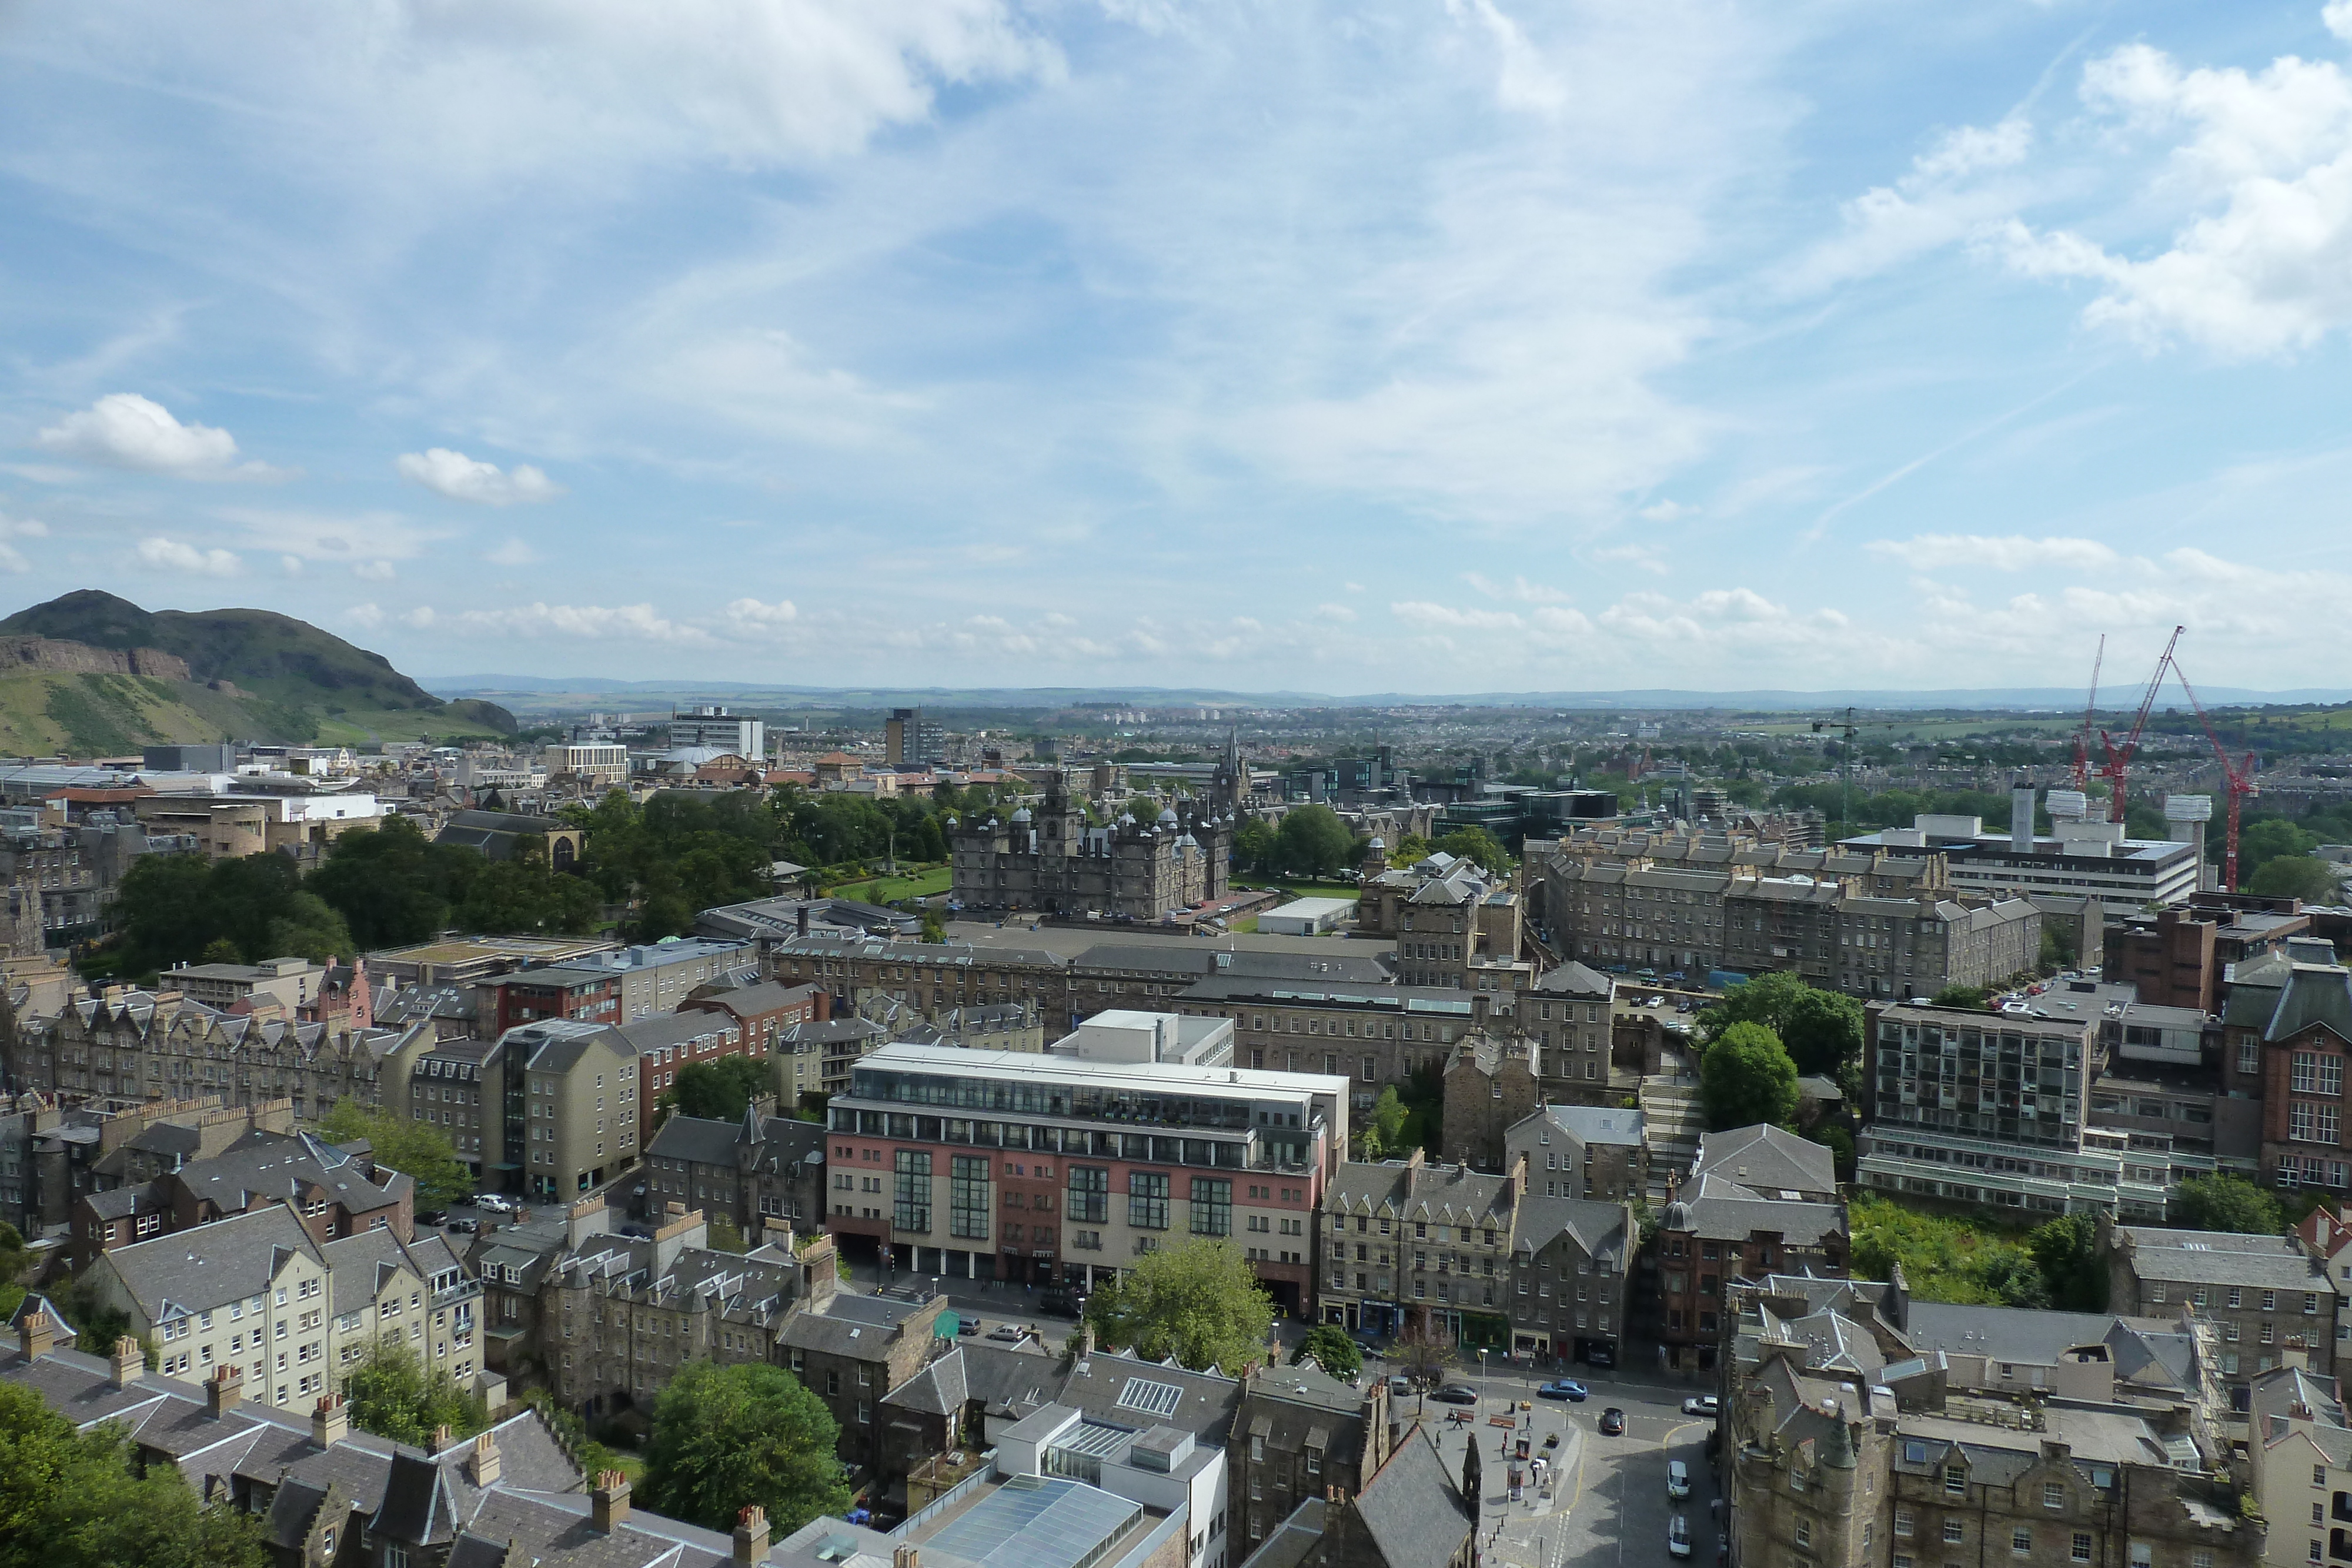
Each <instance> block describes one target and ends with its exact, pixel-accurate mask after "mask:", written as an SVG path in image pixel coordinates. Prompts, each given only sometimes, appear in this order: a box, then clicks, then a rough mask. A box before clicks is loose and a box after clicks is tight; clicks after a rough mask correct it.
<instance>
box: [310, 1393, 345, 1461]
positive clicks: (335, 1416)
mask: <svg viewBox="0 0 2352 1568" xmlns="http://www.w3.org/2000/svg"><path fill="white" fill-rule="evenodd" d="M351 1435H352V1413H351V1411H350V1410H349V1409H348V1408H347V1407H346V1406H344V1404H343V1396H341V1395H340V1394H322V1395H320V1396H319V1403H318V1406H317V1407H316V1408H314V1409H313V1410H312V1411H311V1412H310V1441H312V1442H314V1443H316V1444H318V1445H319V1447H320V1448H333V1447H334V1446H335V1445H336V1444H337V1443H340V1442H341V1441H342V1440H343V1439H344V1438H346V1437H350V1436H351Z"/></svg>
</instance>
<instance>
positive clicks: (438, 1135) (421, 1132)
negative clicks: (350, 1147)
mask: <svg viewBox="0 0 2352 1568" xmlns="http://www.w3.org/2000/svg"><path fill="white" fill-rule="evenodd" d="M319 1132H320V1135H322V1136H323V1137H325V1138H326V1139H327V1141H328V1142H329V1143H333V1144H350V1143H357V1142H359V1141H361V1140H362V1139H364V1140H366V1142H367V1144H368V1146H369V1147H370V1148H371V1149H372V1150H373V1152H374V1154H375V1161H376V1164H377V1165H379V1166H391V1167H392V1168H393V1169H394V1170H396V1171H398V1172H400V1173H401V1175H403V1176H407V1177H409V1178H410V1179H411V1180H413V1181H414V1182H415V1183H416V1207H418V1208H420V1209H425V1210H431V1209H436V1208H446V1207H449V1206H450V1205H451V1204H453V1203H455V1202H457V1200H458V1199H459V1198H462V1197H466V1196H467V1194H468V1193H470V1192H472V1191H473V1190H474V1177H473V1173H472V1172H470V1171H468V1170H467V1168H466V1167H465V1166H464V1165H462V1164H460V1163H459V1161H458V1159H457V1151H456V1150H455V1149H453V1148H451V1147H450V1146H449V1139H448V1135H447V1134H445V1133H443V1132H442V1131H441V1129H440V1128H438V1127H436V1126H433V1125H431V1124H428V1123H425V1122H417V1121H411V1120H406V1119H404V1118H402V1117H399V1116H394V1115H390V1114H387V1113H383V1112H381V1111H372V1110H370V1109H368V1107H366V1106H364V1105H362V1104H361V1103H359V1102H358V1101H356V1100H353V1099H352V1098H351V1097H350V1096H348V1095H346V1096H345V1097H344V1098H342V1099H341V1100H338V1101H336V1102H335V1107H334V1109H333V1110H331V1111H330V1112H328V1113H326V1115H324V1116H322V1117H320V1121H319Z"/></svg>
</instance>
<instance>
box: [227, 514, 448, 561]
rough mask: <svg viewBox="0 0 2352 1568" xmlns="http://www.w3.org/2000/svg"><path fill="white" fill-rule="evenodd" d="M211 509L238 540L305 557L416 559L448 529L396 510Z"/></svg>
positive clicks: (256, 547)
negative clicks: (421, 524)
mask: <svg viewBox="0 0 2352 1568" xmlns="http://www.w3.org/2000/svg"><path fill="white" fill-rule="evenodd" d="M213 515H214V516H215V517H219V518H220V519H221V520H222V521H224V522H228V523H234V524H236V527H237V529H238V532H239V534H240V536H241V537H240V538H239V541H238V542H239V543H241V544H243V545H244V546H245V547H246V548H247V549H257V550H268V551H272V552H275V553H277V554H279V555H288V556H294V557H297V558H298V559H302V560H306V561H331V562H338V563H342V564H349V563H351V562H353V561H355V560H358V559H362V558H363V557H364V558H366V559H373V560H394V561H399V560H415V559H417V557H419V556H421V555H423V554H424V553H425V550H426V549H427V548H428V547H429V546H431V545H432V544H433V543H434V542H435V541H436V540H437V539H440V538H444V537H446V530H444V529H439V528H419V527H417V526H416V525H415V524H414V523H411V522H410V521H409V520H408V519H407V518H406V517H403V516H402V515H401V514H400V513H398V512H314V511H307V510H300V509H287V508H280V507H215V508H213Z"/></svg>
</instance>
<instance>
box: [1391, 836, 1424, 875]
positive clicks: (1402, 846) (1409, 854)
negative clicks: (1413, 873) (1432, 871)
mask: <svg viewBox="0 0 2352 1568" xmlns="http://www.w3.org/2000/svg"><path fill="white" fill-rule="evenodd" d="M1429 851H1430V843H1429V841H1428V840H1427V839H1425V838H1423V837H1422V836H1421V835H1420V834H1419V833H1407V834H1405V835H1404V836H1403V837H1402V838H1400V839H1398V840H1397V841H1396V842H1395V843H1393V844H1391V845H1390V846H1389V864H1391V865H1392V866H1395V867H1397V868H1398V869H1399V870H1403V869H1406V868H1408V867H1411V866H1416V865H1419V864H1420V863H1421V862H1423V861H1425V860H1427V859H1428V858H1429Z"/></svg>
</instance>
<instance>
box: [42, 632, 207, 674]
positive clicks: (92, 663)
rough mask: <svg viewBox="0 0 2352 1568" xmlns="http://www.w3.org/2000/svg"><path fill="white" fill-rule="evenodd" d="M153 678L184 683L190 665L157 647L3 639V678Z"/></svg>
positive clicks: (46, 638)
mask: <svg viewBox="0 0 2352 1568" xmlns="http://www.w3.org/2000/svg"><path fill="white" fill-rule="evenodd" d="M26 674H60V675H150V676H152V677H154V678H155V679H157V680H162V681H184V680H186V679H187V678H188V662H187V661H186V660H185V659H181V658H177V657H174V656H173V655H172V654H170V653H163V651H161V650H160V649H156V648H93V647H91V646H89V644H88V643H67V642H61V641H59V640H58V639H57V638H54V637H0V675H26Z"/></svg>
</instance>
